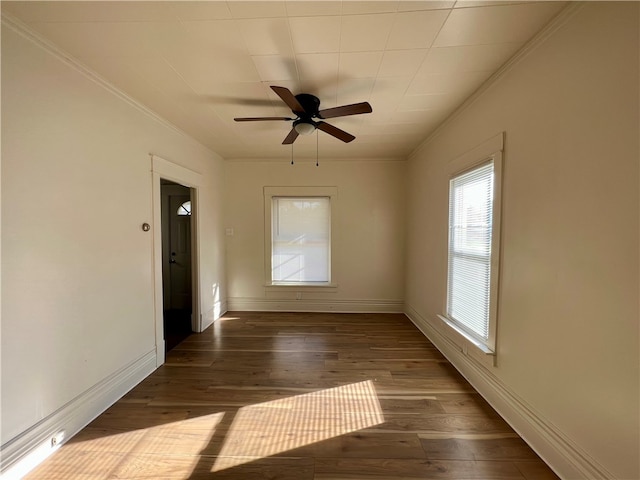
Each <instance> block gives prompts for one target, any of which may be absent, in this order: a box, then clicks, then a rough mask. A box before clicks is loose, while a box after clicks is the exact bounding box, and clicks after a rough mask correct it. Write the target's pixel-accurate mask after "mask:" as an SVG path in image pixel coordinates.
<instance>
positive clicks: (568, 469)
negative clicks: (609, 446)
mask: <svg viewBox="0 0 640 480" xmlns="http://www.w3.org/2000/svg"><path fill="white" fill-rule="evenodd" d="M405 314H406V315H407V317H409V319H410V320H411V321H412V322H413V323H414V324H415V325H416V327H418V328H419V329H420V331H421V332H422V333H423V334H424V335H425V336H426V337H427V338H428V339H429V340H430V341H431V342H432V343H433V344H434V345H435V346H436V347H437V348H438V350H440V351H441V352H442V354H443V355H444V356H445V357H447V359H448V360H449V361H450V362H451V363H452V364H453V366H454V367H455V368H456V369H457V370H458V371H459V372H460V373H461V374H462V375H463V376H464V377H465V378H466V379H467V380H468V381H469V383H471V385H472V386H473V388H475V389H476V390H477V391H478V393H480V395H482V396H483V397H484V399H485V400H487V402H489V404H490V405H491V406H492V407H493V408H494V409H495V410H496V411H497V412H498V413H499V414H500V416H501V417H502V418H504V420H505V421H506V422H507V423H509V425H511V427H512V428H513V429H514V430H515V431H516V432H517V433H518V434H519V435H520V436H521V437H522V438H523V439H524V440H525V441H526V442H527V443H528V444H529V446H530V447H531V448H532V449H533V450H534V451H535V452H536V453H537V454H538V455H539V456H540V457H541V458H542V459H543V460H544V461H545V462H546V463H547V464H548V465H549V466H550V467H551V468H552V469H553V470H554V471H555V472H556V474H557V475H558V476H559V477H560V478H563V479H567V480H569V479H583V478H588V479H593V480H607V479H613V478H615V477H614V475H613V474H612V473H611V472H609V471H608V470H607V469H606V468H605V467H604V466H602V465H600V464H599V463H598V462H597V461H596V460H595V459H594V458H593V457H591V456H590V455H589V454H588V453H586V452H585V451H584V450H583V449H582V448H581V447H580V446H578V444H576V443H575V442H574V441H573V440H571V439H570V438H568V437H567V435H565V434H564V433H563V432H562V431H560V430H559V429H558V428H557V427H556V426H555V425H553V424H552V423H551V422H549V421H547V420H546V419H545V418H543V417H542V415H540V414H539V413H538V412H536V410H535V409H534V408H533V407H532V406H531V405H529V404H528V403H527V402H526V401H525V400H523V399H522V398H520V397H518V395H516V394H515V393H514V392H513V391H511V390H510V389H509V387H508V386H507V385H505V384H504V383H503V382H502V381H501V380H500V379H499V378H498V377H496V376H495V375H494V374H492V373H491V371H490V370H489V369H487V368H486V367H485V366H483V365H482V364H481V363H480V362H478V361H477V360H475V359H474V358H473V357H472V356H468V355H465V354H464V353H463V352H462V351H460V350H459V349H457V348H455V346H454V345H453V344H452V343H451V341H450V340H448V339H447V338H446V337H445V336H444V335H442V334H441V333H440V332H439V331H438V330H437V329H436V328H434V326H433V325H432V324H431V323H430V322H429V321H428V320H427V319H426V318H424V317H423V316H422V315H420V314H419V313H418V312H417V311H416V310H415V309H413V308H412V307H411V306H409V305H405Z"/></svg>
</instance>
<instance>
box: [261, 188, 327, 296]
mask: <svg viewBox="0 0 640 480" xmlns="http://www.w3.org/2000/svg"><path fill="white" fill-rule="evenodd" d="M335 197H336V189H335V187H265V227H266V228H265V270H266V271H265V277H266V278H265V280H266V283H267V286H273V287H274V288H283V287H285V288H286V286H296V287H298V286H306V287H313V286H318V287H322V288H326V287H329V286H334V285H333V283H332V278H331V271H332V269H331V211H332V208H333V206H334V201H335Z"/></svg>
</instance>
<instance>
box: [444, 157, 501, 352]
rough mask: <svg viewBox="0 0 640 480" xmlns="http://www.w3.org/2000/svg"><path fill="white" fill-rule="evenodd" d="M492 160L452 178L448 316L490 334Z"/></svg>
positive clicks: (472, 329) (474, 331) (483, 336)
mask: <svg viewBox="0 0 640 480" xmlns="http://www.w3.org/2000/svg"><path fill="white" fill-rule="evenodd" d="M493 183H494V165H493V161H491V162H489V163H486V164H483V165H481V166H480V167H477V168H474V169H473V170H470V171H467V172H465V173H463V174H461V175H458V176H456V177H454V178H452V179H451V181H450V185H449V255H448V257H449V270H448V272H449V273H448V285H447V316H448V317H449V318H450V319H451V320H453V321H454V322H456V323H457V324H459V325H460V326H461V327H462V328H463V329H465V330H466V331H468V332H470V333H471V334H472V335H474V336H476V337H479V338H480V339H482V340H483V341H486V340H487V339H488V338H489V306H490V298H491V295H490V293H491V292H490V287H491V239H492V235H491V234H492V219H493V218H492V217H493Z"/></svg>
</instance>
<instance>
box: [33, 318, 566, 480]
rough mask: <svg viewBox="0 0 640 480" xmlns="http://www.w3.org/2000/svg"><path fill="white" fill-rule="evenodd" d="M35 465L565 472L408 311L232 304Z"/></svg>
mask: <svg viewBox="0 0 640 480" xmlns="http://www.w3.org/2000/svg"><path fill="white" fill-rule="evenodd" d="M27 478H28V479H38V480H44V479H51V480H53V479H56V480H58V479H59V480H63V479H64V480H72V479H82V480H89V479H91V480H99V479H154V480H158V479H185V480H187V479H188V480H199V479H242V480H252V479H259V480H265V479H285V480H288V479H290V480H312V479H313V480H328V479H333V480H338V479H341V480H349V479H371V480H391V479H394V480H401V479H434V480H435V479H455V480H465V479H469V480H471V479H482V480H492V479H496V480H547V479H557V478H558V477H557V476H555V475H554V474H553V473H552V471H551V470H550V469H549V468H548V467H547V466H546V465H545V464H544V463H543V462H542V461H541V460H540V459H539V458H538V457H537V456H536V454H535V453H534V452H533V451H532V450H531V449H530V448H529V447H528V446H527V445H526V444H525V443H524V442H523V441H522V439H520V438H519V437H518V435H517V434H516V433H515V432H514V431H513V430H512V429H511V428H510V427H509V426H508V425H507V424H506V423H505V422H504V421H503V420H502V419H501V418H500V417H499V416H498V415H497V414H496V413H495V411H493V410H492V409H491V407H490V406H489V405H488V404H487V403H486V402H484V401H483V400H482V398H481V397H480V396H479V395H478V394H477V393H476V392H474V390H473V388H471V386H470V385H469V384H468V383H467V382H466V381H465V380H464V378H462V376H461V375H460V374H459V373H457V371H456V370H455V369H454V368H453V367H452V366H451V364H450V363H449V362H448V361H447V360H446V359H445V358H444V357H443V356H442V355H441V354H440V353H439V352H438V351H437V350H436V349H435V348H434V346H433V345H432V344H431V343H430V342H429V341H428V340H427V339H426V338H425V337H424V336H423V335H422V334H421V333H420V332H419V331H418V330H417V329H416V328H415V326H413V324H412V323H411V322H410V321H409V320H408V319H407V318H406V317H405V316H404V315H399V314H315V313H309V314H303V313H254V312H251V313H247V312H243V313H240V312H230V313H228V314H226V315H225V316H224V317H223V318H222V319H220V320H219V321H218V322H216V324H215V325H214V326H212V327H211V328H209V329H208V330H207V331H205V332H204V333H202V334H192V335H190V336H189V337H188V338H187V339H186V340H185V341H183V342H182V343H180V344H179V345H178V346H177V347H175V348H174V349H173V350H172V351H171V352H169V354H168V355H167V361H166V363H165V365H163V366H162V367H161V368H159V369H158V370H157V371H156V372H154V373H153V374H152V375H151V376H149V377H148V378H147V379H145V380H144V381H143V382H142V383H140V384H139V385H138V386H137V387H136V388H135V389H133V390H132V391H131V392H130V393H129V394H127V395H126V396H125V397H124V398H122V399H121V400H120V401H119V402H117V403H116V404H115V405H114V406H112V407H111V408H110V409H109V410H107V411H106V412H105V413H104V414H102V415H101V416H100V417H98V418H97V419H96V420H95V421H93V422H92V423H91V424H90V425H89V426H88V427H86V428H85V429H84V430H83V431H82V432H80V433H79V434H78V435H76V436H75V437H74V438H73V439H71V440H70V441H69V442H68V443H67V444H65V445H63V447H62V448H61V449H60V450H59V451H58V452H56V453H55V454H54V455H53V456H52V457H50V458H49V459H48V460H47V461H46V462H44V463H43V464H42V465H40V466H39V467H38V468H37V469H36V470H34V471H33V472H32V473H31V474H30V475H29V476H28V477H27Z"/></svg>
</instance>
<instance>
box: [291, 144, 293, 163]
mask: <svg viewBox="0 0 640 480" xmlns="http://www.w3.org/2000/svg"><path fill="white" fill-rule="evenodd" d="M291 165H293V143H292V144H291Z"/></svg>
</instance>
